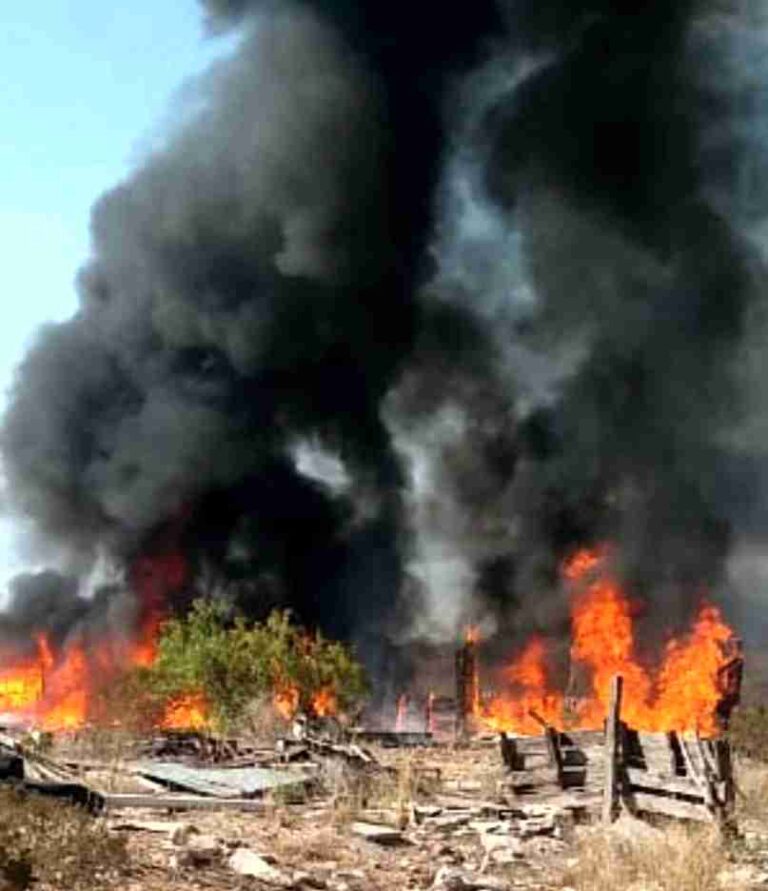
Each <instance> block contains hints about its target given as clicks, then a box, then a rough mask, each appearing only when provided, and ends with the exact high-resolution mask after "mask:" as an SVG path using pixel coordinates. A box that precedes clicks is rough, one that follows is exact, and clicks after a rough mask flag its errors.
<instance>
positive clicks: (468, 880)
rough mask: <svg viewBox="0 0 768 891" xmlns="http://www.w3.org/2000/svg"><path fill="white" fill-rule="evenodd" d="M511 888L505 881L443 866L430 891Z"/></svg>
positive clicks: (507, 889)
mask: <svg viewBox="0 0 768 891" xmlns="http://www.w3.org/2000/svg"><path fill="white" fill-rule="evenodd" d="M511 887H512V886H511V885H510V883H509V882H508V881H507V880H506V879H499V878H496V877H495V876H485V875H479V874H477V873H470V872H466V871H464V870H459V869H452V868H451V867H445V866H443V867H441V868H440V869H439V870H438V871H437V875H436V876H435V881H434V882H433V883H432V891H509V889H510V888H511Z"/></svg>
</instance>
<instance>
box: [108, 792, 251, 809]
mask: <svg viewBox="0 0 768 891" xmlns="http://www.w3.org/2000/svg"><path fill="white" fill-rule="evenodd" d="M102 797H103V799H104V810H106V811H121V810H129V809H131V808H140V809H142V810H144V809H147V810H154V811H254V812H258V813H263V812H264V811H265V810H266V809H267V807H268V805H267V804H266V803H265V802H264V801H261V800H258V799H254V798H208V797H204V796H202V795H141V794H135V793H109V794H107V795H103V796H102Z"/></svg>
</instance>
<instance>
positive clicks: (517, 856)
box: [480, 833, 524, 867]
mask: <svg viewBox="0 0 768 891" xmlns="http://www.w3.org/2000/svg"><path fill="white" fill-rule="evenodd" d="M480 843H481V845H482V846H483V850H484V851H485V859H484V860H483V867H486V866H487V865H488V863H490V862H493V863H497V864H499V865H502V864H503V865H509V864H511V863H515V862H516V861H518V860H522V859H524V853H523V845H522V842H521V841H520V839H519V838H516V837H515V836H513V835H495V834H492V833H488V834H485V835H481V836H480Z"/></svg>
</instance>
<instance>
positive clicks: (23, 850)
mask: <svg viewBox="0 0 768 891" xmlns="http://www.w3.org/2000/svg"><path fill="white" fill-rule="evenodd" d="M127 866H128V857H127V854H126V849H125V844H124V842H123V841H122V840H121V839H119V838H115V837H113V836H111V835H110V834H109V833H108V832H107V830H106V828H105V827H104V826H103V825H102V824H101V823H100V822H98V821H96V820H94V819H93V818H92V817H90V816H89V815H88V814H86V813H85V812H84V811H81V810H79V809H78V808H74V807H72V806H70V805H67V804H63V803H61V802H58V801H53V800H48V799H44V798H39V797H36V796H22V795H21V794H19V793H18V792H16V791H14V790H12V789H0V887H3V888H8V889H23V888H27V887H30V886H31V884H32V883H34V886H35V887H36V888H38V889H40V891H42V889H57V891H58V889H67V891H86V889H88V891H90V889H94V891H95V889H100V888H114V887H120V885H121V883H122V880H121V876H122V875H123V874H124V873H125V872H126V870H127ZM3 882H4V883H5V884H3Z"/></svg>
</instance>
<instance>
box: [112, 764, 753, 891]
mask: <svg viewBox="0 0 768 891" xmlns="http://www.w3.org/2000/svg"><path fill="white" fill-rule="evenodd" d="M379 754H380V756H381V758H382V760H384V761H388V762H389V763H390V764H391V765H392V766H393V767H395V768H396V773H395V774H393V778H392V779H391V780H389V782H388V784H385V785H383V786H382V787H381V788H376V787H375V786H374V787H368V788H367V789H365V790H362V791H361V790H360V789H355V788H353V787H352V786H351V785H350V783H349V782H348V780H344V779H339V780H338V783H337V787H336V788H330V789H326V792H325V795H324V796H323V797H321V798H319V799H312V798H310V799H309V800H307V801H306V802H304V803H301V804H289V803H286V802H280V801H274V802H272V803H270V804H268V805H267V807H266V808H265V810H264V812H263V813H257V814H251V813H249V814H243V813H200V812H195V813H176V814H168V813H158V812H148V811H147V812H142V811H138V810H135V811H124V812H120V813H119V814H114V815H112V816H110V817H108V819H107V825H108V827H109V831H110V833H114V834H116V835H119V836H120V837H124V838H125V839H126V843H127V847H128V852H129V866H128V869H127V873H126V874H125V875H124V876H123V877H122V878H121V881H120V888H121V891H123V889H124V891H175V889H179V891H181V889H187V891H196V889H210V888H217V889H245V888H248V889H257V888H258V889H261V888H265V889H266V888H275V887H284V888H296V889H313V888H314V889H328V891H369V889H370V891H395V889H435V891H469V889H478V891H479V889H483V888H486V889H488V891H505V889H509V891H514V889H527V891H533V889H540V891H550V889H551V891H555V889H558V891H565V889H570V891H717V889H728V891H730V889H732V891H747V889H758V888H768V767H765V766H761V765H757V764H749V763H745V764H741V765H740V766H739V779H738V782H739V814H738V816H739V832H738V835H737V836H736V837H735V838H732V839H727V840H722V839H721V838H720V836H719V835H718V833H717V832H716V831H715V830H713V829H712V828H710V827H706V826H704V827H700V826H694V827H683V828H681V827H680V826H679V825H673V824H672V823H668V824H659V825H657V826H655V827H651V826H649V825H647V824H645V823H640V822H639V821H637V820H634V819H630V818H622V819H621V820H619V822H618V824H617V825H616V826H615V828H614V829H612V830H611V831H606V830H605V829H604V828H602V827H597V828H596V827H595V826H594V825H590V823H589V822H587V821H586V815H585V814H584V813H583V812H582V811H580V810H579V811H574V812H572V813H569V814H567V815H566V817H567V818H563V815H562V814H557V813H556V812H555V811H556V809H555V808H554V807H552V806H550V805H547V804H546V803H543V804H538V803H536V802H526V803H525V804H522V805H521V810H520V812H519V813H518V814H517V816H515V817H510V815H509V814H504V813H501V812H499V811H498V810H496V811H494V805H493V797H494V789H495V787H496V783H497V781H498V779H499V778H500V776H501V774H502V768H501V765H500V763H499V755H498V750H497V749H496V748H495V747H485V748H477V749H473V750H455V751H454V750H450V749H445V750H431V751H430V750H425V751H422V752H418V753H412V752H394V753H393V752H380V753H379ZM359 821H365V822H367V823H375V824H377V825H380V826H381V825H389V826H391V827H392V829H393V833H392V834H393V839H392V840H390V841H388V842H387V843H382V842H379V841H372V840H369V839H366V838H364V837H361V836H360V835H359V834H358V832H359V831H360V827H359V826H358V825H357V824H358V823H359ZM398 829H400V830H401V834H400V836H399V837H397V838H395V836H397V830H398ZM190 840H192V841H190ZM238 850H240V851H243V850H245V851H248V852H253V853H254V854H256V855H259V857H260V858H261V860H262V861H265V862H266V863H267V864H268V866H269V867H271V868H272V870H273V872H272V873H270V874H269V875H268V876H267V877H265V878H264V877H263V878H253V877H245V876H241V875H238V874H237V873H236V872H235V871H234V870H233V869H232V867H231V857H232V855H233V853H235V852H236V851H238Z"/></svg>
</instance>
